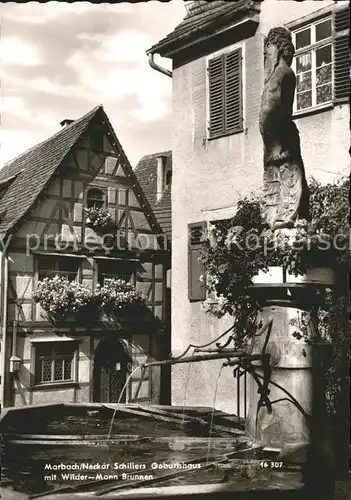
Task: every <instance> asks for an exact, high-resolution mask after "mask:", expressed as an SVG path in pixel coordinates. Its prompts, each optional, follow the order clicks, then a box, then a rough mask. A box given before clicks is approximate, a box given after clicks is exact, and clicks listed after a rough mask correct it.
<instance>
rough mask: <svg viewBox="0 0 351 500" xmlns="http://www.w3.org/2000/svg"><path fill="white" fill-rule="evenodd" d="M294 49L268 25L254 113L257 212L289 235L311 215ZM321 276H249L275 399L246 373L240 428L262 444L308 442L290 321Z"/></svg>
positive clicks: (303, 349)
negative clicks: (259, 155) (260, 176)
mask: <svg viewBox="0 0 351 500" xmlns="http://www.w3.org/2000/svg"><path fill="white" fill-rule="evenodd" d="M294 50H295V49H294V46H293V44H292V39H291V34H290V32H289V31H288V30H286V29H285V28H281V27H279V28H273V29H271V30H270V32H269V33H268V35H267V37H266V39H265V44H264V74H265V80H264V88H263V93H262V100H261V111H260V120H259V126H260V132H261V135H262V139H263V144H264V156H263V163H264V202H263V211H264V214H265V218H266V222H267V223H268V225H269V226H270V228H271V229H272V230H273V231H279V232H280V231H283V232H284V233H285V234H289V231H290V228H292V227H293V226H294V222H295V221H296V220H297V219H299V218H302V219H307V220H309V195H308V187H307V182H306V178H305V170H304V164H303V160H302V157H301V151H300V139H299V133H298V130H297V127H296V125H295V123H294V122H293V120H292V113H293V101H294V93H295V86H296V77H295V74H294V72H293V70H292V69H291V67H290V66H291V63H292V59H293V55H294ZM327 278H328V276H327ZM329 278H330V277H329ZM329 278H328V279H327V281H328V285H330V284H331V283H329V281H330V279H329ZM323 281H325V275H324V274H323V273H322V275H321V276H318V272H317V277H316V276H314V277H313V276H312V277H311V276H307V275H306V276H304V277H300V278H295V277H293V276H290V277H289V276H288V275H287V273H286V271H285V269H283V268H281V267H277V268H272V269H271V272H270V273H268V274H260V275H258V276H257V277H256V278H255V280H254V286H253V288H252V293H255V294H256V298H257V300H258V302H259V303H260V304H261V306H262V310H261V312H260V313H259V314H260V318H259V320H262V322H263V324H266V323H268V322H270V321H271V320H272V323H271V330H270V336H269V341H268V343H267V345H266V348H265V350H266V352H267V353H269V354H270V370H271V374H270V384H269V386H268V389H269V391H270V392H269V394H268V398H269V400H270V401H272V402H273V404H272V406H271V407H270V406H269V405H261V402H260V396H261V395H260V394H258V392H257V389H258V387H257V383H256V382H255V380H254V378H253V377H252V376H251V379H250V396H249V412H248V416H247V419H246V430H247V432H248V434H249V435H251V436H252V437H254V438H256V439H258V440H259V441H261V442H263V443H264V444H265V445H270V446H274V447H278V448H286V447H299V446H301V445H306V444H309V442H310V422H309V420H308V415H310V414H311V410H312V357H311V346H308V345H306V344H305V343H304V342H303V341H301V340H298V339H297V338H295V337H294V335H293V333H294V331H295V330H296V326H293V325H292V324H291V320H292V319H296V318H298V317H299V316H301V314H302V313H303V312H304V311H309V310H310V309H311V307H313V305H314V298H315V295H314V294H315V290H316V288H318V287H319V286H321V285H323V286H325V285H326V283H323ZM265 341H266V333H265V334H263V335H262V336H261V337H256V338H255V339H254V351H253V352H254V353H256V352H262V349H263V347H264V345H265ZM255 368H256V372H257V374H258V376H261V377H263V376H264V373H263V370H262V366H260V363H259V362H257V363H256V367H255Z"/></svg>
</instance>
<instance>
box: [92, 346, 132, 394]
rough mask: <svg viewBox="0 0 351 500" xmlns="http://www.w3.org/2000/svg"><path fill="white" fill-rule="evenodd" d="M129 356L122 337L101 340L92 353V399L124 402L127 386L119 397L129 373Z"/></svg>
mask: <svg viewBox="0 0 351 500" xmlns="http://www.w3.org/2000/svg"><path fill="white" fill-rule="evenodd" d="M130 362H131V358H130V356H129V355H128V352H127V349H126V347H125V341H124V340H123V339H104V340H101V341H100V343H99V345H98V346H97V348H96V349H95V353H94V368H93V401H94V402H100V403H118V402H120V403H125V402H126V400H127V398H126V393H127V390H128V388H126V390H125V391H124V393H123V396H122V397H121V399H119V398H120V395H121V391H122V389H123V387H124V385H125V383H126V380H127V376H128V374H129V364H130Z"/></svg>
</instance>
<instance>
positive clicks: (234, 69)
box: [225, 49, 242, 132]
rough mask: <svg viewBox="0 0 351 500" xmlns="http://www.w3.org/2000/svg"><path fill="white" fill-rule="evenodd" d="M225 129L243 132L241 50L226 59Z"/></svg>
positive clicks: (228, 55)
mask: <svg viewBox="0 0 351 500" xmlns="http://www.w3.org/2000/svg"><path fill="white" fill-rule="evenodd" d="M225 128H226V132H238V131H240V130H242V76H241V49H239V50H235V51H234V52H231V53H230V54H226V57H225Z"/></svg>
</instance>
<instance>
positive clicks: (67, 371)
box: [64, 359, 73, 380]
mask: <svg viewBox="0 0 351 500" xmlns="http://www.w3.org/2000/svg"><path fill="white" fill-rule="evenodd" d="M72 378H73V377H72V360H70V359H66V360H65V372H64V379H65V380H71V379H72Z"/></svg>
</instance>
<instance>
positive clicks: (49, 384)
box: [30, 380, 79, 391]
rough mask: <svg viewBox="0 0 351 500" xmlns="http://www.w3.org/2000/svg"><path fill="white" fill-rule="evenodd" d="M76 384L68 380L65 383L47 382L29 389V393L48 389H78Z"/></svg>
mask: <svg viewBox="0 0 351 500" xmlns="http://www.w3.org/2000/svg"><path fill="white" fill-rule="evenodd" d="M78 385H79V384H78V382H74V381H72V380H69V381H67V382H47V383H45V384H35V385H32V386H31V387H30V390H31V391H40V390H43V389H44V390H50V389H70V388H75V387H78Z"/></svg>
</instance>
